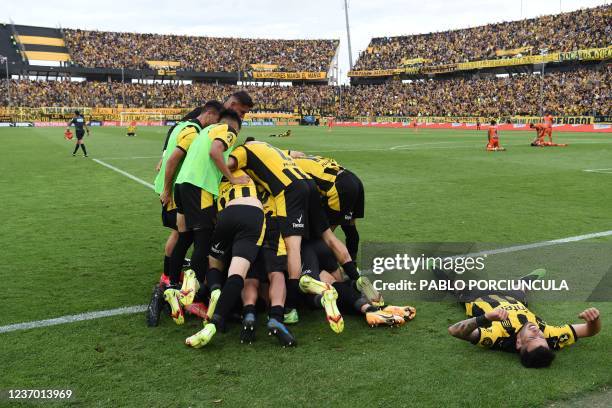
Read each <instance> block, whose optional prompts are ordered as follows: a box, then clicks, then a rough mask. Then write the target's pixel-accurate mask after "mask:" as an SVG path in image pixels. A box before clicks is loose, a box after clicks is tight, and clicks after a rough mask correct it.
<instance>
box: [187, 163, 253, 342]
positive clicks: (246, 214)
mask: <svg viewBox="0 0 612 408" xmlns="http://www.w3.org/2000/svg"><path fill="white" fill-rule="evenodd" d="M244 175H245V173H244V172H242V171H240V170H238V171H234V172H233V177H235V178H239V177H243V176H244ZM217 208H218V210H219V215H218V217H217V225H216V226H215V230H214V233H213V236H212V245H211V248H210V255H209V257H208V260H209V269H208V272H207V273H206V282H207V284H208V287H209V288H210V290H211V295H210V303H209V306H208V319H207V321H205V323H204V328H203V329H202V330H200V331H199V332H198V333H196V334H194V335H193V336H191V337H188V338H187V339H186V340H185V343H186V344H187V345H189V346H192V347H195V348H200V347H202V346H205V345H206V344H208V343H209V342H210V341H211V339H212V338H213V336H214V335H215V333H216V332H217V330H221V331H225V324H226V320H227V318H228V317H229V316H230V313H231V311H232V308H233V307H234V305H235V304H236V303H237V302H238V301H239V300H240V296H241V293H242V289H243V287H244V279H245V278H246V276H247V272H248V271H249V268H250V267H251V265H252V264H253V261H255V258H256V257H257V253H258V252H259V247H260V246H261V244H262V241H263V237H264V233H265V218H264V213H263V206H262V205H261V202H260V201H259V199H257V191H256V188H255V183H253V181H252V180H250V179H249V180H248V182H247V183H246V184H232V183H230V182H229V181H222V182H221V185H220V187H219V199H218V201H217ZM230 254H231V259H229V262H227V258H228V257H229V255H230ZM226 263H229V266H228V269H227V280H226V281H225V284H223V281H224V278H225V274H224V273H223V272H222V271H224V270H225V268H224V267H225V264H226Z"/></svg>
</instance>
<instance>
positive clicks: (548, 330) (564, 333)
mask: <svg viewBox="0 0 612 408" xmlns="http://www.w3.org/2000/svg"><path fill="white" fill-rule="evenodd" d="M544 337H545V338H546V341H547V342H548V345H549V346H550V347H551V348H553V349H555V350H559V349H562V348H564V347H568V346H571V345H572V344H574V343H576V340H577V337H576V332H575V331H574V328H573V327H572V326H571V325H569V324H566V325H564V326H548V325H547V326H545V327H544Z"/></svg>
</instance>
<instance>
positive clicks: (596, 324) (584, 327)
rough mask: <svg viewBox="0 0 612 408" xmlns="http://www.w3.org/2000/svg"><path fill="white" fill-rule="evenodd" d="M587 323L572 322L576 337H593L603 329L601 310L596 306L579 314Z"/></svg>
mask: <svg viewBox="0 0 612 408" xmlns="http://www.w3.org/2000/svg"><path fill="white" fill-rule="evenodd" d="M578 317H579V318H581V319H582V320H584V321H585V323H578V324H572V328H573V329H574V332H575V333H576V337H578V338H580V337H591V336H594V335H596V334H597V333H599V332H600V331H601V319H600V318H599V310H597V309H596V308H594V307H591V308H589V309H586V310H585V311H583V312H582V313H580V314H579V315H578Z"/></svg>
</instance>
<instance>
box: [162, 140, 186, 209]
mask: <svg viewBox="0 0 612 408" xmlns="http://www.w3.org/2000/svg"><path fill="white" fill-rule="evenodd" d="M186 154H187V153H185V151H184V150H183V149H181V148H180V147H177V148H176V149H174V151H173V152H172V155H170V157H169V158H168V161H167V162H166V172H165V173H164V191H162V193H161V194H160V195H159V199H160V200H161V202H162V204H163V205H166V204H168V203H169V202H170V196H171V194H172V182H173V181H174V174H175V173H176V169H177V168H178V165H179V163H180V162H181V161H182V160H183V159H184V158H185V155H186ZM160 163H161V161H160Z"/></svg>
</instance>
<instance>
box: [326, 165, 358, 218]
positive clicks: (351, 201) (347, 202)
mask: <svg viewBox="0 0 612 408" xmlns="http://www.w3.org/2000/svg"><path fill="white" fill-rule="evenodd" d="M330 192H331V195H330V196H329V197H325V200H324V207H325V212H326V214H327V219H328V220H329V223H330V224H331V225H348V224H350V222H351V220H353V219H355V218H363V216H364V212H365V211H364V210H365V193H364V190H363V183H362V182H361V180H359V177H357V176H356V175H355V174H354V173H352V172H350V171H348V170H343V171H342V173H340V174H338V176H337V177H336V183H335V184H334V187H333V188H332V190H330Z"/></svg>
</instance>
